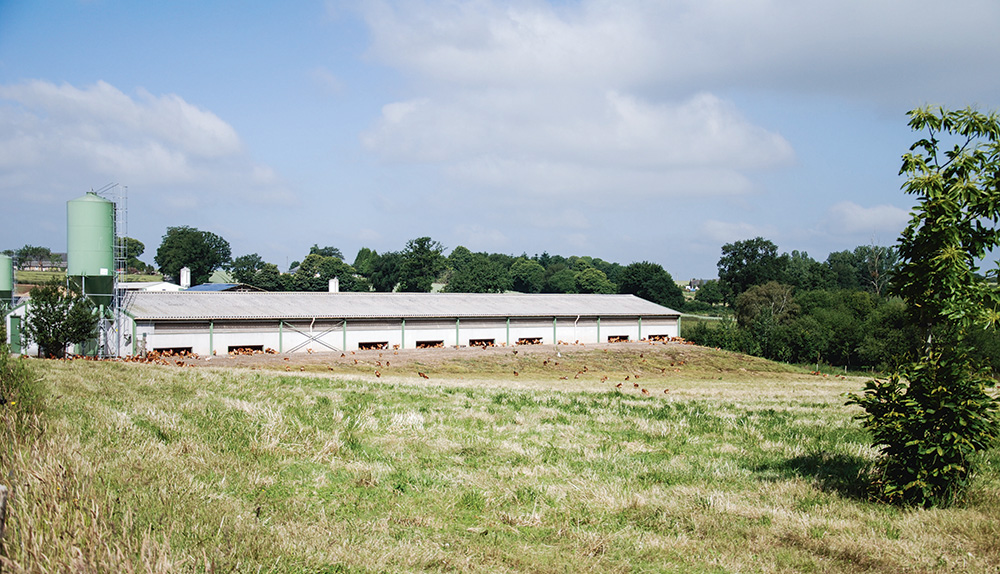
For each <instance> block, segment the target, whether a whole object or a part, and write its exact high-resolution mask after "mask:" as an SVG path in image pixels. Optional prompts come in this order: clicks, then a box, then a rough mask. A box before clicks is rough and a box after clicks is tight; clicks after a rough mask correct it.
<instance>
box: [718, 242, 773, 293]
mask: <svg viewBox="0 0 1000 574" xmlns="http://www.w3.org/2000/svg"><path fill="white" fill-rule="evenodd" d="M788 260H789V257H788V255H787V254H786V255H781V256H779V255H778V246H777V245H775V244H774V243H772V242H771V241H768V240H767V239H764V238H763V237H755V238H754V239H747V240H745V241H736V242H734V243H727V244H725V245H723V246H722V257H721V258H720V259H719V263H718V268H719V284H720V286H721V287H722V290H723V292H724V293H725V296H726V301H727V302H729V303H732V302H733V301H735V300H736V296H737V295H739V294H740V293H742V292H744V291H746V290H747V289H749V288H750V287H752V286H754V285H762V284H764V283H767V282H768V281H779V280H780V279H781V278H782V275H783V274H784V272H785V267H786V266H787V265H788Z"/></svg>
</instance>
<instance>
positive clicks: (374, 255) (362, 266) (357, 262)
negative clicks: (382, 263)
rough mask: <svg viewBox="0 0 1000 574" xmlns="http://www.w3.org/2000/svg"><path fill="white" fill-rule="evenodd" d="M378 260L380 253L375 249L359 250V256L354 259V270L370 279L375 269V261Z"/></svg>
mask: <svg viewBox="0 0 1000 574" xmlns="http://www.w3.org/2000/svg"><path fill="white" fill-rule="evenodd" d="M376 260H378V252H376V251H375V250H374V249H369V248H367V247H362V248H361V249H359V250H358V255H357V256H356V257H355V258H354V266H353V267H354V269H355V270H357V272H358V273H360V274H362V275H364V276H365V277H368V276H370V275H371V274H372V272H373V271H374V269H375V261H376Z"/></svg>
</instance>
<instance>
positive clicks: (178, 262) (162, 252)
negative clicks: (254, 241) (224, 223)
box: [153, 225, 232, 285]
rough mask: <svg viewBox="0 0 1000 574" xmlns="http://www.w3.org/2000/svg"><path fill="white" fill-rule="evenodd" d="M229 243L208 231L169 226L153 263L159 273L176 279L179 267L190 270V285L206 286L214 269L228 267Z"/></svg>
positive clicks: (179, 271)
mask: <svg viewBox="0 0 1000 574" xmlns="http://www.w3.org/2000/svg"><path fill="white" fill-rule="evenodd" d="M231 256H232V251H231V250H230V248H229V242H228V241H226V240H225V239H223V238H221V237H219V236H218V235H216V234H214V233H211V232H209V231H199V230H197V229H195V228H193V227H188V226H186V225H182V226H180V227H168V228H167V233H166V235H164V236H163V242H162V243H160V247H159V248H158V249H157V250H156V257H154V258H153V259H154V261H156V264H157V265H158V266H159V267H160V271H161V272H162V273H164V274H166V275H170V276H171V277H173V278H175V279H177V278H178V277H180V273H181V268H183V267H187V268H188V269H190V270H191V283H192V284H193V285H198V284H200V283H205V282H206V281H208V278H209V277H211V276H212V272H213V271H215V270H216V269H219V268H223V267H226V266H228V265H229V258H230V257H231Z"/></svg>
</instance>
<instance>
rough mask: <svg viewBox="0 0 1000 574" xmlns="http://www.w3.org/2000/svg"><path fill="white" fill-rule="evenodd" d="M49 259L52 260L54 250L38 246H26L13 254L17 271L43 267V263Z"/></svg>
mask: <svg viewBox="0 0 1000 574" xmlns="http://www.w3.org/2000/svg"><path fill="white" fill-rule="evenodd" d="M49 259H52V250H50V249H49V248H48V247H40V246H37V245H25V246H24V247H22V248H20V249H18V250H17V251H15V252H14V254H13V263H14V267H16V268H17V269H24V268H26V267H41V266H42V262H43V261H48V260H49Z"/></svg>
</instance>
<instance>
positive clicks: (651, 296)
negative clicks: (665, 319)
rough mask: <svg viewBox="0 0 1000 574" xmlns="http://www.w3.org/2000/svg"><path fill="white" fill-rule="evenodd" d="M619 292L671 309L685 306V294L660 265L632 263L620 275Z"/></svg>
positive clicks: (644, 262)
mask: <svg viewBox="0 0 1000 574" xmlns="http://www.w3.org/2000/svg"><path fill="white" fill-rule="evenodd" d="M618 292H619V293H629V294H632V295H635V296H637V297H641V298H643V299H645V300H647V301H652V302H653V303H657V304H659V305H663V306H665V307H670V308H671V309H680V308H681V307H683V306H684V292H683V291H681V288H680V287H678V286H677V283H674V278H673V277H671V276H670V273H667V271H666V270H665V269H664V268H663V266H661V265H660V264H659V263H650V262H649V261H643V262H641V263H639V262H637V263H630V264H628V265H626V266H625V267H623V268H622V269H621V272H619V274H618Z"/></svg>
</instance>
